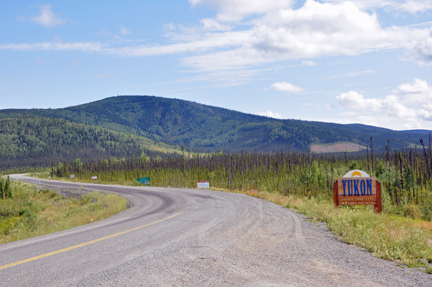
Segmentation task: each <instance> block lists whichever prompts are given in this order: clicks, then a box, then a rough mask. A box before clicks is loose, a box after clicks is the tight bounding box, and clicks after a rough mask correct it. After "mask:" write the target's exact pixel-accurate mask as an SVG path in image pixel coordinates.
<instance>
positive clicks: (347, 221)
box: [45, 141, 432, 272]
mask: <svg viewBox="0 0 432 287" xmlns="http://www.w3.org/2000/svg"><path fill="white" fill-rule="evenodd" d="M372 144H373V143H372V141H371V146H372ZM423 144H424V143H423V141H421V145H420V148H417V147H414V148H410V149H402V150H401V151H398V150H394V151H391V149H390V146H389V145H388V146H387V152H386V153H383V154H378V155H377V154H374V151H373V149H369V148H367V150H365V151H364V152H363V153H356V154H349V153H345V154H339V155H334V154H333V155H315V154H310V153H300V152H291V151H284V150H281V151H277V152H272V153H269V152H252V153H248V152H242V153H234V154H223V153H213V154H209V155H207V156H200V155H193V156H190V157H186V156H183V157H167V158H164V159H161V158H149V157H146V156H145V155H142V156H141V157H140V158H130V159H124V158H123V159H114V158H111V159H109V160H90V161H88V162H81V161H79V160H77V161H75V162H73V163H67V162H62V163H59V164H58V165H57V167H56V168H53V169H52V171H51V173H50V176H52V177H54V178H62V179H63V180H73V181H83V182H91V181H92V180H91V177H92V176H97V177H98V179H97V182H98V183H116V184H122V185H140V184H139V183H138V182H137V181H136V178H138V177H150V178H151V180H150V185H153V186H161V187H186V188H194V187H195V185H196V182H197V181H200V180H209V182H210V186H211V187H213V188H215V189H217V190H224V191H235V192H241V193H246V194H249V195H252V196H257V197H259V198H264V199H267V200H270V201H273V202H275V203H277V204H281V205H282V206H284V207H287V208H294V209H295V210H297V211H298V212H301V213H303V214H305V215H306V216H307V217H309V218H311V219H313V220H316V221H322V222H325V223H326V225H327V227H328V228H329V229H330V230H332V231H333V232H334V233H335V235H336V236H337V237H340V238H341V240H343V241H344V242H346V243H349V244H354V245H358V246H362V247H364V248H365V249H367V250H369V251H371V252H373V254H374V255H375V256H377V257H379V258H384V259H388V260H393V261H396V262H399V263H402V264H405V265H407V266H410V267H421V268H425V269H423V270H427V271H428V272H432V269H431V268H430V266H431V265H430V263H431V262H432V231H431V229H432V223H431V221H432V190H431V186H432V166H431V160H432V148H431V145H430V144H429V146H428V147H427V146H424V145H423ZM352 169H362V170H364V171H366V172H367V173H369V174H370V175H371V176H375V177H377V179H378V181H379V182H381V184H382V207H383V212H382V214H376V213H375V212H374V210H373V207H372V206H356V207H352V206H351V207H349V206H344V207H339V208H335V207H334V206H333V203H332V197H333V191H332V186H333V183H334V182H335V181H336V180H337V178H338V177H342V176H343V175H344V174H345V173H346V172H348V171H349V170H352ZM71 174H73V175H74V176H75V178H74V179H70V178H69V177H70V175H71ZM45 176H48V174H45Z"/></svg>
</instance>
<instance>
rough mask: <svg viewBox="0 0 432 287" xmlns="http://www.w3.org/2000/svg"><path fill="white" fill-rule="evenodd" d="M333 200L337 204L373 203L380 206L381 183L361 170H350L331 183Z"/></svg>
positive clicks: (379, 207)
mask: <svg viewBox="0 0 432 287" xmlns="http://www.w3.org/2000/svg"><path fill="white" fill-rule="evenodd" d="M333 201H334V204H335V205H336V206H339V205H374V206H375V210H376V211H377V212H381V211H382V207H381V184H380V183H379V182H378V181H377V180H376V178H375V177H370V176H369V175H368V174H367V173H365V172H364V171H361V170H352V171H350V172H348V173H347V174H346V175H345V176H344V177H342V178H338V180H337V181H336V182H335V183H334V184H333Z"/></svg>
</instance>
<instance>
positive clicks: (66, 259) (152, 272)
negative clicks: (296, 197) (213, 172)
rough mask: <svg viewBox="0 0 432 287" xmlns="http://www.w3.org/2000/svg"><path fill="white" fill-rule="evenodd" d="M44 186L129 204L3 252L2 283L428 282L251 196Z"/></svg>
mask: <svg viewBox="0 0 432 287" xmlns="http://www.w3.org/2000/svg"><path fill="white" fill-rule="evenodd" d="M13 178H14V179H19V180H24V181H28V182H35V179H33V178H28V177H25V178H24V177H23V176H18V175H15V176H13ZM41 182H42V184H43V185H46V186H49V187H52V188H56V189H65V188H66V189H77V188H79V187H81V186H82V189H83V190H90V191H91V190H100V191H106V192H115V193H117V194H120V195H123V196H125V197H127V198H129V200H130V202H131V203H132V207H131V208H130V209H128V210H126V211H124V212H122V213H119V214H117V215H115V216H112V217H110V218H108V219H106V220H102V221H99V222H95V223H92V224H88V225H85V226H81V227H77V228H73V229H69V230H64V231H61V232H56V233H52V234H49V235H44V236H40V237H36V238H31V239H27V240H22V241H18V242H13V243H9V244H4V245H0V285H1V286H432V276H431V275H428V274H425V273H423V272H419V271H416V270H413V269H407V268H400V267H397V266H396V265H395V264H394V263H392V262H389V261H385V260H380V259H376V258H374V257H373V256H372V255H371V254H370V253H369V252H366V251H364V250H362V249H361V248H357V247H351V246H349V245H346V244H344V243H342V242H340V241H338V240H337V239H335V238H334V236H333V234H332V233H331V232H329V231H328V230H327V229H326V228H325V227H324V226H323V224H321V226H320V227H318V226H317V224H314V223H312V222H308V221H306V220H304V219H303V218H302V216H300V215H298V214H296V213H294V212H292V211H290V210H287V209H284V208H282V207H280V206H278V205H275V204H272V203H270V202H266V201H263V200H260V199H256V198H253V197H249V196H245V195H241V194H231V193H223V192H215V191H208V190H196V189H175V188H156V187H124V186H115V185H97V184H72V183H64V182H56V181H43V180H42V181H41Z"/></svg>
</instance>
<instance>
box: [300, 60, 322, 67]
mask: <svg viewBox="0 0 432 287" xmlns="http://www.w3.org/2000/svg"><path fill="white" fill-rule="evenodd" d="M317 65H318V64H317V63H315V62H314V61H310V60H304V61H302V62H301V64H300V66H317Z"/></svg>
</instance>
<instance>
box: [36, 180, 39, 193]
mask: <svg viewBox="0 0 432 287" xmlns="http://www.w3.org/2000/svg"><path fill="white" fill-rule="evenodd" d="M36 186H37V191H39V189H40V179H36Z"/></svg>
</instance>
